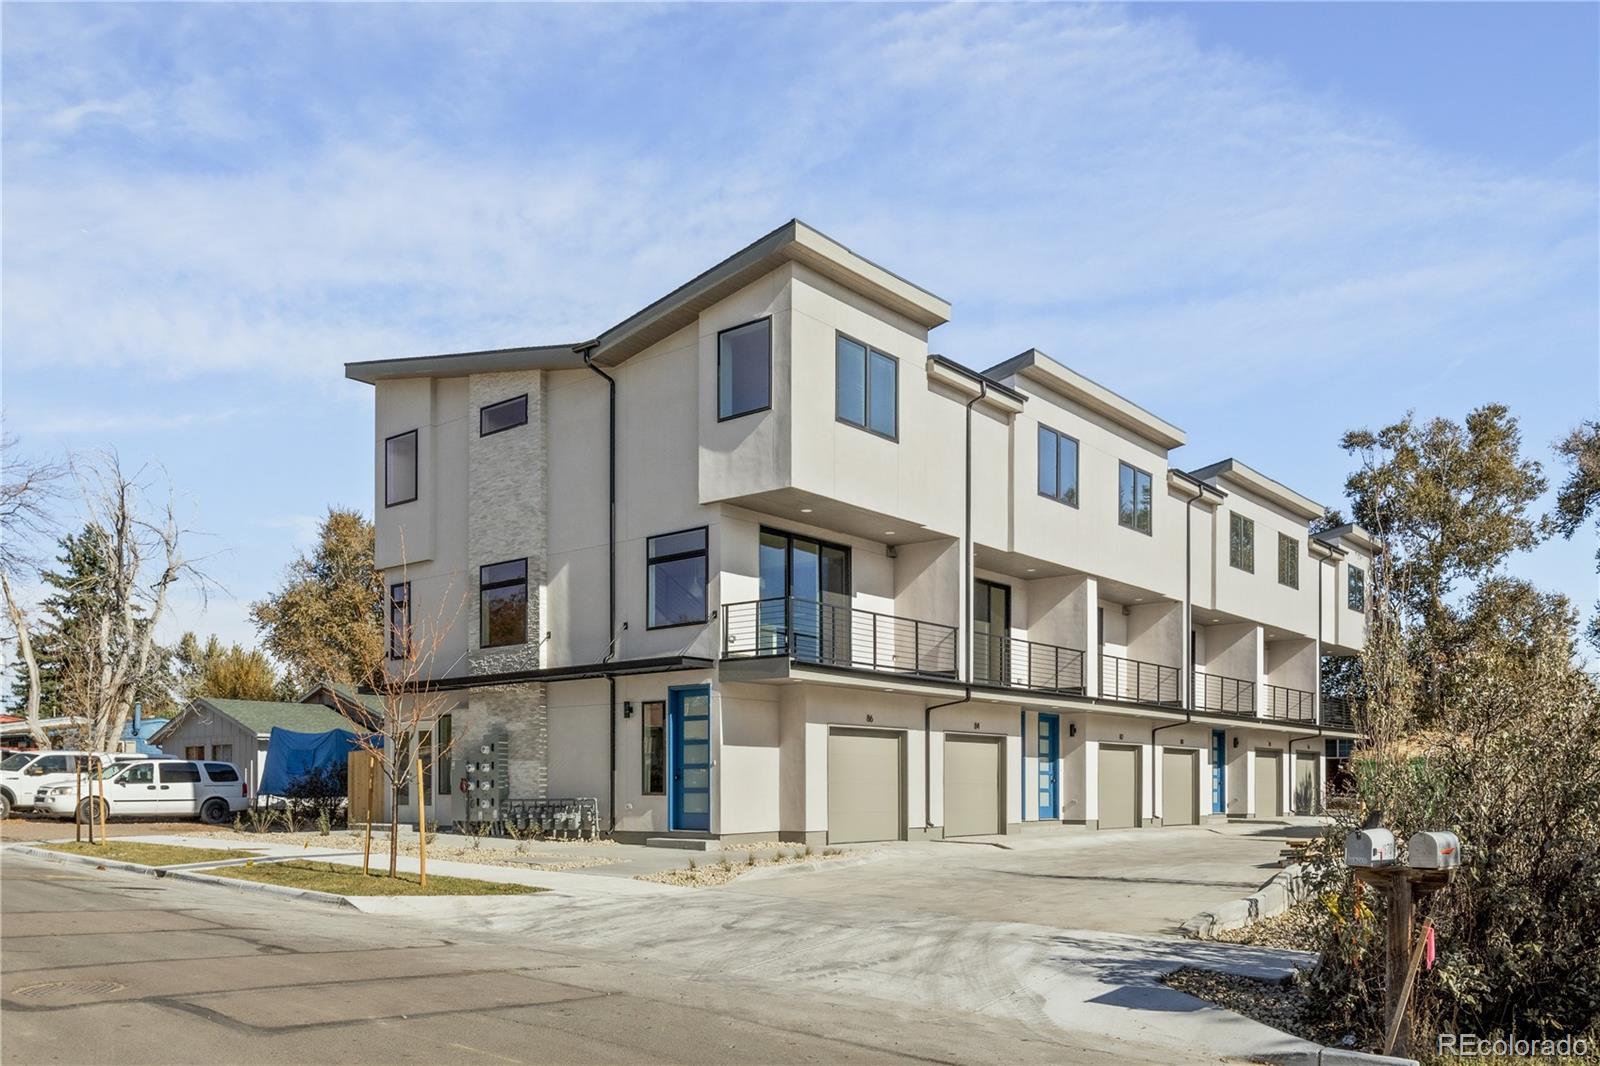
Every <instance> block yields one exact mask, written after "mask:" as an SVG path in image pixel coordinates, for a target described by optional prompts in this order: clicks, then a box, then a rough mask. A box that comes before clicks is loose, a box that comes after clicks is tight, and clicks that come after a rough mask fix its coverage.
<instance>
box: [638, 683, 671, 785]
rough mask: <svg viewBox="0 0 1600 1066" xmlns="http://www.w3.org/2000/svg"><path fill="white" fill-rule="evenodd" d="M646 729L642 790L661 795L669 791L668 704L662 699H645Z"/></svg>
mask: <svg viewBox="0 0 1600 1066" xmlns="http://www.w3.org/2000/svg"><path fill="white" fill-rule="evenodd" d="M641 711H642V714H641V716H640V720H641V725H642V726H643V729H644V737H643V739H642V745H641V750H642V751H643V753H644V781H643V783H642V784H641V785H640V791H641V792H643V793H644V795H646V796H661V795H665V794H666V791H667V705H666V703H665V702H663V701H661V700H645V701H644V703H643V704H642V705H641Z"/></svg>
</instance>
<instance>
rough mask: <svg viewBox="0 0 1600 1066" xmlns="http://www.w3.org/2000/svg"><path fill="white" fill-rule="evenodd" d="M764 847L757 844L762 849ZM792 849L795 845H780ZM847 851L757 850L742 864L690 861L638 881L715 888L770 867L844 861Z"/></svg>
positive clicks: (729, 859)
mask: <svg viewBox="0 0 1600 1066" xmlns="http://www.w3.org/2000/svg"><path fill="white" fill-rule="evenodd" d="M760 846H761V845H757V847H760ZM779 846H781V847H789V846H792V845H779ZM847 854H848V853H847V852H843V851H836V850H834V849H833V848H827V849H825V850H823V851H820V852H815V851H812V850H811V849H810V848H806V849H805V850H803V851H794V852H786V851H778V852H776V853H775V854H773V855H771V856H770V857H767V856H763V855H761V854H757V852H756V851H749V852H745V854H744V858H743V859H742V860H741V861H738V862H735V861H734V860H733V858H732V856H724V857H723V858H722V859H721V860H720V861H718V862H712V863H700V862H696V861H695V860H694V859H690V860H689V865H688V867H687V868H685V869H681V870H662V871H660V872H658V873H653V874H638V875H636V876H635V877H634V880H635V881H655V882H656V883H658V884H663V885H681V886H683V887H685V888H712V887H714V886H716V885H725V884H727V883H728V882H730V881H732V880H734V879H735V878H736V877H738V876H739V875H740V874H743V873H749V872H750V871H751V870H755V869H759V868H762V867H771V866H794V865H796V864H798V863H804V862H831V861H833V860H835V859H842V858H845V857H846V855H847Z"/></svg>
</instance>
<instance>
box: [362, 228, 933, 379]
mask: <svg viewBox="0 0 1600 1066" xmlns="http://www.w3.org/2000/svg"><path fill="white" fill-rule="evenodd" d="M791 262H794V263H803V264H804V265H806V266H808V267H810V268H811V269H813V270H815V271H817V272H818V273H820V274H822V275H823V276H824V277H828V278H832V279H833V280H835V281H837V282H839V283H840V284H841V285H844V286H845V287H846V288H849V289H851V290H853V291H856V292H859V293H861V294H862V295H864V296H867V297H868V298H870V299H872V300H874V301H876V302H878V303H880V304H882V305H883V306H885V307H887V308H889V309H890V310H892V311H894V312H896V313H898V314H901V315H904V316H905V317H906V318H909V319H910V320H911V321H913V322H916V323H917V324H918V325H921V326H923V327H926V328H928V329H932V328H933V327H934V326H939V325H943V324H944V323H945V322H948V321H949V320H950V303H949V301H947V300H945V299H943V298H942V297H940V296H936V295H934V294H933V293H931V292H929V291H928V290H927V289H924V288H922V287H921V286H919V285H915V284H913V283H912V282H909V281H907V280H906V279H905V278H903V277H901V276H900V275H898V274H896V273H894V272H893V271H890V270H886V269H885V268H883V267H881V266H879V265H878V264H877V263H874V262H873V261H872V260H870V259H867V258H866V257H865V256H861V255H857V254H856V253H855V252H853V251H851V250H850V249H849V248H847V247H846V246H845V245H843V244H841V243H839V242H838V241H836V240H834V239H833V238H832V237H829V236H828V235H827V234H825V233H823V232H822V231H821V230H818V229H817V228H815V227H814V226H810V225H808V224H806V223H805V222H802V221H800V220H799V219H797V218H793V219H790V220H789V221H788V222H785V223H784V224H783V225H781V226H779V227H778V228H777V229H775V230H773V231H771V232H770V233H767V234H765V235H764V236H762V237H759V238H757V239H756V240H755V241H752V242H751V243H750V244H747V245H745V246H744V247H743V248H741V249H739V250H738V251H737V252H734V253H733V254H732V255H730V256H728V257H727V258H726V259H723V260H722V261H721V262H719V263H717V264H716V265H714V266H712V267H711V268H709V269H707V270H705V271H703V272H701V273H700V274H698V275H696V276H695V277H693V278H691V279H690V280H689V281H687V282H685V283H684V284H682V285H680V286H678V287H677V288H676V289H673V290H672V291H671V292H669V293H667V295H665V296H663V297H661V298H660V299H659V300H656V301H654V302H652V303H650V304H649V305H647V306H645V307H643V308H641V309H640V310H638V311H635V312H634V313H633V314H631V315H629V316H628V317H627V318H625V319H623V320H622V321H621V322H618V323H617V324H616V325H614V326H611V327H610V328H608V329H606V330H605V331H604V332H602V333H600V334H599V335H597V336H596V337H594V338H592V339H589V340H581V341H576V342H573V343H570V344H545V345H526V346H522V347H516V348H492V349H487V350H484V351H474V352H454V353H448V354H444V355H425V356H413V357H409V358H399V359H371V360H365V361H362V362H355V363H346V364H345V368H344V373H345V377H347V378H350V379H352V380H354V381H365V382H367V383H368V384H371V383H374V382H377V381H381V380H385V379H389V378H402V377H453V376H457V375H461V374H482V373H491V372H495V371H503V370H565V369H572V368H574V367H579V366H582V365H583V363H584V355H585V354H586V353H587V354H588V356H589V358H590V359H592V360H593V361H594V362H596V363H598V364H600V365H601V366H616V365H617V364H618V363H621V362H622V361H623V360H625V359H627V358H628V357H629V356H631V355H635V354H637V353H638V352H641V351H643V350H644V349H645V348H648V347H649V346H650V345H652V344H654V343H656V342H657V341H659V340H661V339H662V338H664V337H668V336H671V335H672V334H673V333H675V332H677V331H678V330H680V329H682V328H683V327H684V326H686V325H689V324H690V323H692V322H694V321H695V320H696V319H697V318H698V317H699V315H700V312H702V311H704V310H705V309H706V308H707V307H710V306H711V305H712V304H714V303H716V302H717V301H719V300H722V299H725V298H727V297H728V296H731V295H732V294H733V293H735V292H738V291H739V290H740V289H742V288H744V287H745V286H746V285H749V284H750V283H751V282H753V281H755V280H756V279H757V278H760V277H762V276H764V275H766V274H770V273H771V272H772V271H774V270H776V269H778V268H779V267H781V266H783V265H784V264H785V263H791Z"/></svg>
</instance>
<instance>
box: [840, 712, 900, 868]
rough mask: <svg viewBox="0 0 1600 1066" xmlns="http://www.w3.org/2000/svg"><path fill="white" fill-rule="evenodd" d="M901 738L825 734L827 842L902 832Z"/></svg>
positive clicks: (872, 732) (858, 732)
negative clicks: (826, 757) (826, 748)
mask: <svg viewBox="0 0 1600 1066" xmlns="http://www.w3.org/2000/svg"><path fill="white" fill-rule="evenodd" d="M904 745H905V739H904V737H903V736H902V735H901V734H899V733H882V732H878V731H876V730H870V729H834V730H830V731H829V733H828V841H829V843H832V844H851V843H857V842H860V841H865V840H899V839H900V838H901V837H902V836H903V835H904V829H905V824H906V820H905V814H904V796H905V793H906V790H905V759H904Z"/></svg>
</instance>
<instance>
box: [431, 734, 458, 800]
mask: <svg viewBox="0 0 1600 1066" xmlns="http://www.w3.org/2000/svg"><path fill="white" fill-rule="evenodd" d="M434 735H435V736H437V737H438V738H439V753H438V755H436V756H435V758H437V759H438V760H439V773H438V775H437V776H438V778H439V795H441V796H448V795H450V781H451V777H450V767H451V759H450V749H451V747H452V746H453V744H452V742H453V741H454V739H455V723H454V722H452V721H451V720H450V716H449V715H448V714H441V715H440V716H439V722H438V724H437V725H436V726H434Z"/></svg>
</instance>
